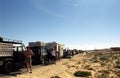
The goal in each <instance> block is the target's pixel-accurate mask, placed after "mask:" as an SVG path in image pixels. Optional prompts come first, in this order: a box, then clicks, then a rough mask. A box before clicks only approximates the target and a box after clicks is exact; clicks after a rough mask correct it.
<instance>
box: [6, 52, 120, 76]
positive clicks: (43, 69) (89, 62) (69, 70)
mask: <svg viewBox="0 0 120 78" xmlns="http://www.w3.org/2000/svg"><path fill="white" fill-rule="evenodd" d="M77 71H87V72H90V73H91V75H90V76H86V77H76V76H74V73H75V72H77ZM55 76H56V77H55ZM7 78H120V51H118V52H111V51H109V50H102V51H88V52H87V53H86V52H85V53H83V54H77V55H75V56H73V57H72V58H71V59H61V60H60V61H58V62H57V63H56V64H52V65H47V66H40V67H37V68H35V69H33V72H32V73H28V72H25V70H24V71H23V73H22V74H18V75H17V76H10V77H7Z"/></svg>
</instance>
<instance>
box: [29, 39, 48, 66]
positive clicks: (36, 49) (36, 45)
mask: <svg viewBox="0 0 120 78" xmlns="http://www.w3.org/2000/svg"><path fill="white" fill-rule="evenodd" d="M29 47H30V49H31V50H32V51H33V53H34V56H33V57H32V64H43V62H44V60H43V58H42V56H43V53H45V52H46V51H45V43H44V42H43V41H36V42H29Z"/></svg>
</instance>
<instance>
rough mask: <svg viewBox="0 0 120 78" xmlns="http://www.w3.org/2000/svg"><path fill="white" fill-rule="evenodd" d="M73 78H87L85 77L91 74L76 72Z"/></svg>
mask: <svg viewBox="0 0 120 78" xmlns="http://www.w3.org/2000/svg"><path fill="white" fill-rule="evenodd" d="M74 76H76V77H87V76H91V72H88V71H76V72H75V73H74Z"/></svg>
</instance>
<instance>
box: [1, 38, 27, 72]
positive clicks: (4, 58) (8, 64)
mask: <svg viewBox="0 0 120 78" xmlns="http://www.w3.org/2000/svg"><path fill="white" fill-rule="evenodd" d="M24 51H25V46H24V44H23V43H22V41H20V40H13V39H7V38H3V37H0V68H1V69H2V71H3V72H5V73H10V72H11V71H12V70H13V69H14V68H21V67H22V66H24Z"/></svg>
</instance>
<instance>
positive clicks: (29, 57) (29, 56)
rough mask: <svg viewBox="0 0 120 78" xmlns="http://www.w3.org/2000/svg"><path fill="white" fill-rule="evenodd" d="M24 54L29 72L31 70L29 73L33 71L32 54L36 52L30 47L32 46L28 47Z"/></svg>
mask: <svg viewBox="0 0 120 78" xmlns="http://www.w3.org/2000/svg"><path fill="white" fill-rule="evenodd" d="M24 55H25V63H26V67H27V72H28V70H29V73H32V56H33V55H34V53H33V52H32V50H31V49H30V47H26V51H25V53H24Z"/></svg>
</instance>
